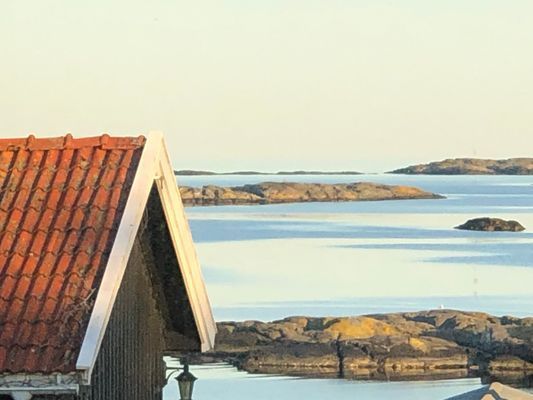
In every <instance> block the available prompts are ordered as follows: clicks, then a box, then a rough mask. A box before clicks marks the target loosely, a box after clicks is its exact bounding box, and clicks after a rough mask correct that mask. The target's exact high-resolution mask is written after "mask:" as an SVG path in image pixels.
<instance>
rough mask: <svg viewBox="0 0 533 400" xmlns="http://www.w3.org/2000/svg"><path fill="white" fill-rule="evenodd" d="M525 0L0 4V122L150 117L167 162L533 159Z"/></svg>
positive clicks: (22, 128)
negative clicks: (166, 147)
mask: <svg viewBox="0 0 533 400" xmlns="http://www.w3.org/2000/svg"><path fill="white" fill-rule="evenodd" d="M532 15H533V2H531V1H529V0H524V1H516V0H514V1H513V0H507V1H503V0H502V1H495V0H492V1H491V0H446V1H444V0H440V1H437V0H434V1H431V0H396V1H384V0H368V1H363V0H352V1H348V0H322V1H317V0H283V1H281V0H268V1H267V0H265V1H257V0H256V1H252V0H248V1H244V0H232V1H222V0H216V1H204V0H196V1H187V2H185V1H96V0H93V1H72V0H70V1H56V0H46V1H44V0H38V1H37V0H36V1H24V0H16V1H15V0H12V1H11V0H6V1H2V2H1V3H0V45H1V46H0V49H1V51H2V62H1V63H0V71H1V74H0V109H1V110H2V114H1V118H0V135H1V136H4V137H5V136H21V135H27V134H28V133H29V132H35V133H36V134H40V135H58V134H64V133H66V132H72V133H73V134H79V135H87V134H100V133H102V132H109V133H111V134H126V133H127V134H138V133H142V132H146V131H150V130H162V131H163V132H165V133H166V135H167V140H168V141H169V142H170V148H171V152H172V154H173V158H174V163H175V166H176V167H177V168H203V169H218V170H232V169H268V170H277V169H296V168H308V169H311V168H312V169H329V170H334V169H356V170H366V171H379V170H386V169H390V168H394V167H399V166H403V165H404V164H408V163H412V162H422V161H430V160H434V159H442V158H446V157H457V156H477V157H512V156H533V151H532V150H531V149H533V112H532V105H533V51H532V49H533V26H532V25H531V16H532Z"/></svg>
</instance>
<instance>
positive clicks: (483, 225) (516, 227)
mask: <svg viewBox="0 0 533 400" xmlns="http://www.w3.org/2000/svg"><path fill="white" fill-rule="evenodd" d="M455 229H461V230H466V231H485V232H522V231H524V230H525V229H526V228H524V227H523V226H522V225H521V224H520V223H519V222H517V221H506V220H504V219H500V218H488V217H484V218H474V219H470V220H468V221H466V222H465V223H464V224H462V225H459V226H456V227H455Z"/></svg>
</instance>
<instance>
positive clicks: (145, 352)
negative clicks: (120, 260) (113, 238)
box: [81, 239, 165, 400]
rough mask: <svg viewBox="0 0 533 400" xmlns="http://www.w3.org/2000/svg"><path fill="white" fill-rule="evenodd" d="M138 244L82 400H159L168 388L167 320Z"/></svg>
mask: <svg viewBox="0 0 533 400" xmlns="http://www.w3.org/2000/svg"><path fill="white" fill-rule="evenodd" d="M148 268H149V266H147V264H146V261H145V258H144V255H143V252H142V250H141V244H140V241H139V239H137V240H136V241H135V245H134V247H133V251H132V253H131V256H130V260H129V262H128V266H127V269H126V273H125V275H124V278H123V281H122V285H121V287H120V289H119V292H118V295H117V299H116V302H115V306H114V308H113V311H112V313H111V319H110V321H109V324H108V327H107V331H106V334H105V336H104V340H103V343H102V347H101V349H100V353H99V355H98V359H97V362H96V366H95V369H94V371H93V375H92V381H91V386H90V387H87V388H83V389H82V393H81V399H83V400H111V399H113V400H158V399H162V389H163V386H164V385H165V366H164V362H163V351H164V337H163V320H162V317H161V313H160V312H159V311H158V309H157V306H156V301H155V298H154V294H153V288H152V282H151V280H150V274H149V271H148Z"/></svg>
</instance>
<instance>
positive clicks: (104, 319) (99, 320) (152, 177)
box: [76, 133, 216, 381]
mask: <svg viewBox="0 0 533 400" xmlns="http://www.w3.org/2000/svg"><path fill="white" fill-rule="evenodd" d="M154 182H155V184H156V186H157V190H158V193H159V196H160V199H161V204H162V206H163V210H164V213H165V217H166V222H167V224H168V228H169V232H170V236H171V238H172V242H173V245H174V250H175V252H176V256H177V259H178V264H179V268H180V271H181V274H182V278H183V281H184V284H185V288H186V290H187V295H188V297H189V301H190V305H191V308H192V312H193V316H194V319H195V322H196V326H197V330H198V335H199V338H200V342H201V350H202V351H207V350H210V349H212V348H213V346H214V340H215V334H216V325H215V322H214V319H213V315H212V312H211V307H210V304H209V299H208V297H207V291H206V288H205V284H204V280H203V277H202V274H201V270H200V266H199V263H198V259H197V255H196V251H195V248H194V243H193V240H192V235H191V231H190V228H189V224H188V221H187V218H186V216H185V211H184V208H183V203H182V201H181V197H180V194H179V190H178V186H177V184H176V179H175V176H174V172H173V168H172V165H171V162H170V157H169V155H168V152H167V149H166V145H165V142H164V139H163V135H162V134H160V133H151V134H150V135H149V136H148V139H147V141H146V144H145V146H144V150H143V154H142V156H141V160H140V162H139V166H138V169H137V174H136V175H135V179H134V181H133V185H132V187H131V191H130V195H129V198H128V202H127V203H126V207H125V209H124V213H123V216H122V221H121V223H120V226H119V229H118V232H117V236H116V239H115V244H114V246H113V249H112V250H111V254H110V256H109V261H108V265H107V268H106V270H105V273H104V276H103V279H102V283H101V285H100V289H99V291H98V295H97V297H96V302H95V305H94V308H93V312H92V315H91V319H90V321H89V325H88V327H87V331H86V334H85V339H84V341H83V345H82V347H81V351H80V354H79V357H78V361H77V363H76V369H77V370H79V371H84V372H85V378H86V379H87V380H88V381H89V380H90V376H91V373H92V369H93V368H94V365H95V362H96V359H97V356H98V351H99V348H100V346H101V343H102V340H103V337H104V334H105V331H106V327H107V323H108V322H109V318H110V316H111V312H112V309H113V304H114V301H115V299H116V296H117V293H118V290H119V288H120V284H121V281H122V278H123V276H124V272H125V270H126V266H127V263H128V259H129V254H130V251H131V248H132V246H133V243H134V241H135V238H136V235H137V232H138V230H139V226H140V224H141V220H142V216H143V213H144V210H145V208H146V205H147V202H148V198H149V196H150V191H151V189H152V186H153V184H154Z"/></svg>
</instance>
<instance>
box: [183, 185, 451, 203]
mask: <svg viewBox="0 0 533 400" xmlns="http://www.w3.org/2000/svg"><path fill="white" fill-rule="evenodd" d="M180 192H181V198H182V200H183V203H184V204H185V205H197V206H208V205H244V204H278V203H302V202H325V201H332V202H339V201H369V200H406V199H440V198H443V196H440V195H438V194H434V193H430V192H426V191H424V190H422V189H418V188H415V187H411V186H391V185H381V184H377V183H368V182H359V183H348V184H322V183H289V182H265V183H258V184H252V185H244V186H234V187H221V186H212V185H208V186H204V187H201V188H196V187H188V186H182V187H180Z"/></svg>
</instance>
